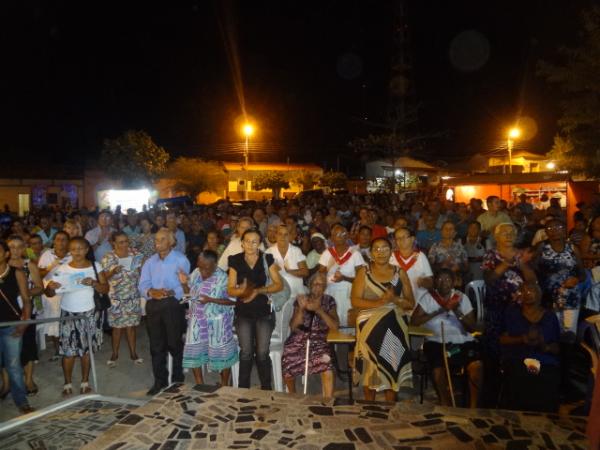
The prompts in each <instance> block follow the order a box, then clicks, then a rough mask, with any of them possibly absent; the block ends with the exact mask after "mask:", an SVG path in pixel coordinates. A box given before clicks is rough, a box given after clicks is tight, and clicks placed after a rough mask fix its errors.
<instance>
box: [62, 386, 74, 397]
mask: <svg viewBox="0 0 600 450" xmlns="http://www.w3.org/2000/svg"><path fill="white" fill-rule="evenodd" d="M71 394H73V385H72V384H71V383H67V384H65V385H64V386H63V390H62V396H63V397H68V396H69V395H71Z"/></svg>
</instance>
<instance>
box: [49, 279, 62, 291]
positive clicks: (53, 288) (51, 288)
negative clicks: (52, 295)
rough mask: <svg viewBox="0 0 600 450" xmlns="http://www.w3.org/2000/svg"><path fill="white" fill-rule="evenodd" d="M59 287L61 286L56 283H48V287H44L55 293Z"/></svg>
mask: <svg viewBox="0 0 600 450" xmlns="http://www.w3.org/2000/svg"><path fill="white" fill-rule="evenodd" d="M61 286H62V284H60V283H57V282H56V281H50V282H48V285H47V286H46V287H47V288H48V289H50V290H52V291H56V290H57V289H59V288H60V287H61Z"/></svg>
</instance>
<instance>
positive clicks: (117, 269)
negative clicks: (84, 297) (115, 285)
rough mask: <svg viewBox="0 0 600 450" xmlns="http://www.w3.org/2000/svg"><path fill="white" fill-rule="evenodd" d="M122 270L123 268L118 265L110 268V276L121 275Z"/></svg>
mask: <svg viewBox="0 0 600 450" xmlns="http://www.w3.org/2000/svg"><path fill="white" fill-rule="evenodd" d="M122 270H123V266H120V265H116V266H115V267H113V268H112V270H111V271H110V276H111V277H112V276H113V275H116V274H117V273H121V271H122Z"/></svg>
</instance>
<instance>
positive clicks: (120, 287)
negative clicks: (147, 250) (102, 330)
mask: <svg viewBox="0 0 600 450" xmlns="http://www.w3.org/2000/svg"><path fill="white" fill-rule="evenodd" d="M110 243H111V245H112V248H113V250H112V251H111V252H108V253H107V254H105V255H104V256H103V257H102V261H101V263H100V265H101V266H102V272H103V274H104V277H105V278H106V279H107V280H108V286H109V291H108V296H109V297H110V308H108V310H107V314H108V324H109V325H110V326H111V327H112V355H111V356H110V359H109V360H108V361H107V362H106V364H107V365H108V367H110V368H113V367H115V366H116V365H117V362H116V361H117V359H119V347H120V345H121V334H122V330H123V329H125V333H126V335H127V345H128V346H129V356H130V357H131V360H132V361H133V362H134V363H135V364H142V363H143V362H144V360H143V359H142V358H140V357H139V356H138V355H137V352H136V349H135V346H136V342H135V341H136V329H137V326H138V325H139V324H140V319H141V317H142V308H141V301H140V300H141V299H140V297H141V296H140V292H139V290H138V283H139V281H140V271H141V269H142V260H143V255H142V254H141V253H137V252H136V251H133V250H131V249H130V248H129V237H128V236H127V234H125V232H123V231H115V232H114V233H112V235H111V236H110Z"/></svg>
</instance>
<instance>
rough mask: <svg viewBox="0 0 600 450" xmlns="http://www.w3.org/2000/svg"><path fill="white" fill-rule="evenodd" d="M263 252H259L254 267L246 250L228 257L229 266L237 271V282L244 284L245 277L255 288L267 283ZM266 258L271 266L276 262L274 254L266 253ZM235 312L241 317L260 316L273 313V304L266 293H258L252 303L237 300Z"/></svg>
mask: <svg viewBox="0 0 600 450" xmlns="http://www.w3.org/2000/svg"><path fill="white" fill-rule="evenodd" d="M263 255H265V254H264V253H263V252H260V253H259V258H258V260H257V261H256V264H255V265H254V267H250V266H249V265H248V263H247V262H246V259H245V258H244V252H241V253H237V254H235V255H230V256H229V258H228V266H229V267H230V268H232V269H235V271H236V273H237V280H236V283H237V284H242V283H243V282H244V279H246V280H247V283H248V285H252V286H253V287H255V288H260V287H264V286H266V285H267V274H266V272H265V266H264V264H263ZM265 259H266V261H267V266H268V267H271V265H272V264H273V263H274V259H273V255H269V254H266V255H265ZM235 313H236V314H237V315H239V316H241V317H250V318H258V317H264V316H267V315H269V314H271V305H269V298H268V297H267V296H266V295H265V294H258V295H257V296H256V298H255V299H254V300H252V301H251V302H250V303H244V302H241V301H240V302H237V303H236V305H235Z"/></svg>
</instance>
